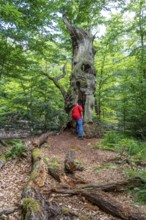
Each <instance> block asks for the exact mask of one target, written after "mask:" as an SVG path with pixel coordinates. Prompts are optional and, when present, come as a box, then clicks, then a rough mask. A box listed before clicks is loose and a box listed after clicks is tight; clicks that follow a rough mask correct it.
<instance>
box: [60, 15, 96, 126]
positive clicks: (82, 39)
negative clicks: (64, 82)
mask: <svg viewBox="0 0 146 220" xmlns="http://www.w3.org/2000/svg"><path fill="white" fill-rule="evenodd" d="M63 19H64V23H65V25H66V27H67V29H68V32H69V34H70V36H71V40H72V48H73V60H72V74H71V78H70V89H69V91H68V93H67V95H66V99H65V102H66V103H65V109H66V111H67V112H68V113H69V112H70V110H71V108H72V107H73V105H74V104H75V103H77V102H78V103H79V104H81V105H82V106H83V108H84V122H85V123H88V122H92V109H93V106H94V101H95V98H94V93H95V88H96V70H95V68H94V55H95V49H94V47H93V36H92V35H91V33H90V31H85V30H83V29H79V28H76V27H74V26H73V25H71V23H70V22H69V21H68V20H67V18H66V17H65V16H63Z"/></svg>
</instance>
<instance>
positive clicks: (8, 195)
mask: <svg viewBox="0 0 146 220" xmlns="http://www.w3.org/2000/svg"><path fill="white" fill-rule="evenodd" d="M25 143H26V146H27V148H28V152H29V155H28V157H27V158H25V159H16V160H10V161H8V162H7V163H6V164H5V166H4V167H3V168H2V169H1V170H0V210H4V209H8V208H10V207H16V206H18V204H20V201H21V193H22V189H23V188H24V186H25V184H26V183H27V180H28V178H29V174H30V172H31V165H32V164H31V149H32V145H31V144H30V143H31V139H25ZM99 144H100V139H97V138H92V139H84V140H79V139H78V138H77V137H76V136H75V135H74V134H73V133H72V132H70V131H65V132H63V133H61V134H59V135H55V136H54V135H50V136H49V137H48V139H47V143H46V144H44V145H43V146H42V147H43V151H44V153H45V156H46V157H48V158H49V163H50V164H52V166H56V165H57V166H60V167H62V168H63V165H64V159H65V156H66V153H67V151H68V150H69V149H73V150H74V151H75V154H76V160H77V161H78V162H79V163H81V164H82V165H83V166H84V171H82V172H79V171H77V175H79V176H81V177H82V178H83V179H84V180H86V181H88V182H92V183H97V184H99V185H101V184H107V183H113V182H119V181H122V180H125V179H127V176H126V174H125V170H126V169H130V168H131V167H130V165H129V164H127V163H125V164H115V163H112V162H109V161H110V160H111V159H113V158H115V157H117V156H118V154H117V153H115V152H111V151H103V150H100V149H97V148H96V147H95V145H96V146H98V145H99ZM0 149H1V151H2V150H3V147H2V146H0ZM53 181H54V179H53V178H52V177H50V176H49V175H48V178H47V180H46V184H45V186H44V187H43V188H42V192H43V194H44V196H47V189H48V187H49V185H50V183H52V182H53ZM110 194H112V195H113V197H114V198H115V199H116V200H117V201H118V202H121V203H122V204H124V205H125V206H129V207H131V208H132V209H133V210H134V211H140V212H141V213H143V214H144V215H146V205H140V204H138V203H136V202H134V198H133V196H132V195H131V194H130V193H110ZM52 200H53V201H54V202H56V203H57V204H58V205H59V206H60V207H62V208H63V209H68V210H70V211H71V212H72V213H74V218H73V219H75V220H116V219H117V220H118V219H119V218H117V217H113V216H111V215H109V214H107V213H105V212H103V211H102V210H100V209H99V208H98V207H97V206H94V205H92V204H90V203H89V202H87V201H86V200H85V199H84V198H81V197H79V196H78V197H77V196H72V197H69V196H59V195H55V194H54V195H52V196H51V197H50V198H49V201H52ZM0 219H2V218H1V217H0ZM3 219H7V220H21V219H22V217H21V212H20V211H16V212H15V213H13V214H11V215H9V216H7V217H5V218H3Z"/></svg>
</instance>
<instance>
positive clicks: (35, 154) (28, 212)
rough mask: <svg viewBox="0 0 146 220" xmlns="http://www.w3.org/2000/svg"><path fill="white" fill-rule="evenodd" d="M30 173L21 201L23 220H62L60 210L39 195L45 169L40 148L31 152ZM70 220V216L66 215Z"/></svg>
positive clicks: (43, 181) (62, 215)
mask: <svg viewBox="0 0 146 220" xmlns="http://www.w3.org/2000/svg"><path fill="white" fill-rule="evenodd" d="M32 162H33V166H32V172H31V175H30V178H29V180H28V183H27V185H26V187H25V188H24V190H23V192H22V195H21V201H22V209H23V219H24V220H48V219H51V220H59V219H64V218H63V217H64V214H63V212H62V210H61V208H60V207H59V206H58V205H56V204H54V203H53V202H52V203H51V202H48V201H47V199H45V198H44V197H43V196H42V194H41V193H40V191H39V189H40V187H42V186H44V184H45V180H46V175H47V169H46V167H45V163H44V154H43V152H42V150H41V149H40V148H35V149H34V150H33V151H32ZM66 216H67V219H68V220H71V214H68V215H66Z"/></svg>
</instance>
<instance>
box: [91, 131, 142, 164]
mask: <svg viewBox="0 0 146 220" xmlns="http://www.w3.org/2000/svg"><path fill="white" fill-rule="evenodd" d="M95 147H96V148H101V149H104V150H110V151H115V152H118V153H120V154H125V155H126V154H127V155H129V156H133V157H135V158H137V159H139V160H145V159H146V141H138V140H136V139H134V138H132V137H126V136H124V135H122V134H120V133H116V132H112V131H110V132H107V133H106V134H105V136H104V138H103V139H102V141H101V144H100V146H99V145H96V146H95Z"/></svg>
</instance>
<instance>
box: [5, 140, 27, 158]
mask: <svg viewBox="0 0 146 220" xmlns="http://www.w3.org/2000/svg"><path fill="white" fill-rule="evenodd" d="M11 143H12V145H13V146H12V148H10V149H8V150H7V152H6V159H9V158H10V157H12V158H13V159H16V158H17V157H25V156H27V152H26V148H25V145H24V143H23V142H22V141H21V140H14V141H13V142H11Z"/></svg>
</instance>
